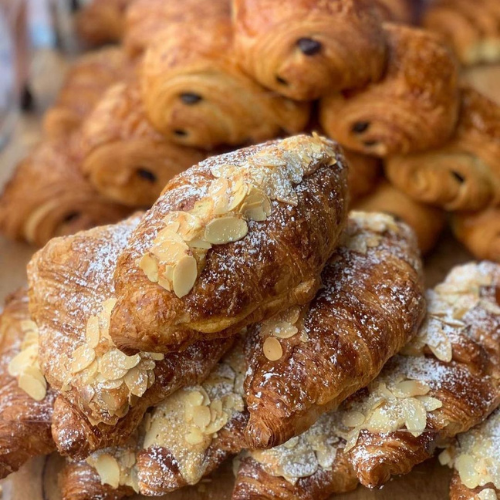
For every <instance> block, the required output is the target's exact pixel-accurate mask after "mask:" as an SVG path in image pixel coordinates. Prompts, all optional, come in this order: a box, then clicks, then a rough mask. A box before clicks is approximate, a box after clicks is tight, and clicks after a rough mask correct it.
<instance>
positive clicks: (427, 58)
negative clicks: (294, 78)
mask: <svg viewBox="0 0 500 500" xmlns="http://www.w3.org/2000/svg"><path fill="white" fill-rule="evenodd" d="M384 27H385V32H386V35H387V38H388V40H389V55H388V57H389V62H388V67H387V70H386V73H385V74H384V78H383V79H382V80H381V81H380V82H376V83H372V84H371V85H369V86H367V87H366V88H363V89H359V90H349V91H346V92H343V93H340V94H336V93H333V94H331V95H329V96H327V97H325V98H324V99H323V100H322V101H321V103H320V122H321V125H322V126H323V129H324V130H325V132H326V134H327V135H329V136H330V137H332V138H334V139H335V140H337V141H338V142H339V143H340V144H342V145H343V146H346V147H348V148H350V149H353V150H355V151H359V152H361V153H365V154H370V155H375V156H381V157H386V156H391V155H395V154H407V153H411V152H414V151H421V150H426V149H429V148H431V147H436V146H439V145H441V144H443V143H444V142H446V141H447V140H448V139H449V138H450V136H451V135H452V133H453V131H454V129H455V126H456V122H457V115H458V110H459V104H460V101H459V88H458V67H457V63H456V61H455V58H454V57H453V54H452V53H451V51H450V50H449V49H448V48H447V47H446V46H445V45H444V43H443V42H442V41H441V39H440V38H439V37H438V36H437V35H434V34H433V33H429V32H427V31H423V30H419V29H416V28H410V27H407V26H401V25H393V24H385V25H384Z"/></svg>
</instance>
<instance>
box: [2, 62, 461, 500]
mask: <svg viewBox="0 0 500 500" xmlns="http://www.w3.org/2000/svg"><path fill="white" fill-rule="evenodd" d="M44 64H45V65H46V73H48V74H50V75H51V78H50V83H47V88H44V85H43V83H38V87H36V86H35V89H36V90H37V91H38V94H39V95H40V96H42V99H40V97H39V98H38V108H37V112H36V113H35V114H33V115H31V116H24V117H21V118H20V120H19V121H18V123H17V126H16V130H15V132H14V134H13V136H12V139H11V141H10V143H9V144H8V146H7V147H6V148H5V149H4V150H3V151H0V186H1V185H3V183H4V182H6V180H7V179H8V177H9V175H10V173H11V171H12V169H13V168H14V166H15V163H16V162H17V161H18V160H19V159H20V158H21V157H22V156H23V155H24V154H25V153H26V151H28V150H29V148H30V147H31V146H33V144H35V143H36V142H37V141H38V140H39V139H40V116H41V113H42V112H43V110H44V109H45V108H46V106H47V104H48V103H49V102H50V100H51V99H52V98H53V95H54V91H55V88H56V87H57V82H59V81H60V79H61V75H62V72H63V69H64V63H63V62H62V61H61V60H60V59H59V58H58V57H56V56H53V55H49V56H46V61H45V63H44ZM55 70H57V71H55ZM44 81H45V82H47V80H42V82H44ZM33 189H36V187H35V186H34V187H33ZM33 251H34V249H33V248H31V247H29V246H27V245H25V244H22V243H14V242H10V241H6V240H5V239H4V238H3V237H2V236H0V300H1V301H2V303H3V299H4V297H5V296H6V295H8V294H9V293H11V292H12V291H14V290H15V289H16V288H17V287H19V286H22V285H24V284H25V282H26V274H25V266H26V263H27V262H28V260H29V258H30V256H31V255H32V253H33ZM468 260H470V256H469V255H468V254H467V252H466V251H465V250H464V249H463V248H462V247H461V246H460V245H459V244H458V243H457V242H455V241H454V240H453V238H452V237H451V236H450V235H449V234H445V235H444V236H443V238H442V241H441V242H440V244H439V246H438V248H437V249H436V251H435V252H433V254H432V255H431V256H430V257H428V258H427V259H426V282H427V285H428V286H433V285H434V284H436V283H437V282H439V281H440V280H442V279H443V277H444V276H445V275H446V273H447V272H448V271H449V270H450V269H451V268H452V267H453V266H454V265H457V264H460V263H464V262H467V261H468ZM56 470H57V460H50V461H47V460H46V459H35V460H33V461H32V462H30V463H29V464H27V465H26V466H25V467H24V468H23V469H22V470H21V471H19V472H18V473H16V474H13V475H12V476H11V477H10V478H9V479H8V480H7V481H6V482H4V485H3V488H4V495H3V499H10V500H39V499H44V500H53V495H49V494H48V493H47V491H48V490H52V489H53V484H52V483H54V481H55V480H56V476H57V473H56V472H55V471H56ZM44 471H45V475H44V474H43V472H44ZM449 476H450V474H449V471H448V470H447V469H445V468H443V467H440V466H439V464H438V463H437V461H435V460H432V461H430V462H428V463H427V464H423V465H421V466H419V467H418V468H417V469H416V470H415V471H413V472H412V474H410V475H408V476H406V477H403V478H398V479H395V480H393V481H391V482H390V483H389V484H387V485H386V486H385V487H384V488H383V489H381V490H378V491H368V490H366V489H363V488H361V487H360V488H358V489H357V490H356V491H355V492H352V493H349V494H347V495H340V496H337V497H336V498H338V499H341V500H372V499H373V500H400V499H402V498H404V499H405V500H417V499H425V500H441V499H446V498H447V497H448V493H447V491H448V483H449ZM232 481H233V478H232V472H231V465H230V463H229V464H227V465H226V466H224V467H223V468H222V469H221V470H220V471H219V472H218V473H217V474H216V475H215V476H214V477H213V478H211V479H209V480H206V481H204V482H203V483H201V484H200V485H198V486H197V487H193V488H188V489H185V490H181V491H179V492H177V493H174V494H171V495H169V496H168V499H169V500H226V499H229V498H230V496H231V489H232ZM44 490H45V495H44ZM54 500H55V498H54Z"/></svg>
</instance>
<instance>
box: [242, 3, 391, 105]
mask: <svg viewBox="0 0 500 500" xmlns="http://www.w3.org/2000/svg"><path fill="white" fill-rule="evenodd" d="M233 10H234V12H233V18H234V37H235V52H236V55H237V60H238V61H239V63H240V64H241V65H242V67H243V68H244V69H245V71H247V73H248V74H249V75H251V76H252V77H253V78H255V79H256V80H257V81H258V82H259V83H261V84H262V85H264V87H267V88H269V89H271V90H274V91H276V92H278V93H280V94H282V95H284V96H286V97H289V98H291V99H297V100H301V101H305V100H313V99H317V98H318V97H321V96H324V95H325V94H327V93H330V92H336V91H339V90H344V89H350V88H353V87H362V86H364V85H366V84H368V83H370V82H374V81H377V80H379V79H380V78H381V77H382V75H383V72H384V69H385V64H386V52H387V51H386V48H387V47H386V46H387V43H386V38H385V36H384V33H383V31H382V27H381V22H380V18H379V16H378V11H377V9H376V8H375V6H374V4H373V2H372V1H371V0H328V1H323V0H233Z"/></svg>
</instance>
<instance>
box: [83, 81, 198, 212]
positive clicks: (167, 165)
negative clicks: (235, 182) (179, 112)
mask: <svg viewBox="0 0 500 500" xmlns="http://www.w3.org/2000/svg"><path fill="white" fill-rule="evenodd" d="M79 138H80V143H79V147H80V153H79V154H80V155H81V168H82V171H83V173H84V174H85V175H86V176H87V177H88V178H89V180H90V182H91V183H92V185H93V186H94V187H95V188H96V189H97V190H98V191H99V192H100V193H101V194H102V195H103V196H105V197H107V198H109V199H111V200H114V201H116V202H118V203H122V204H124V205H128V206H136V207H140V206H151V205H152V204H153V203H154V202H155V201H156V199H157V198H158V196H159V195H160V193H161V190H162V189H163V188H164V186H165V184H166V183H167V182H168V181H169V180H170V179H171V178H172V177H173V176H174V175H175V174H178V173H180V172H182V171H183V170H186V169H187V168H188V167H190V166H191V165H194V164H196V163H198V162H199V161H201V160H203V158H205V157H206V155H205V154H202V153H201V152H200V151H198V150H196V149H192V148H187V147H183V146H179V145H177V144H174V143H172V142H168V141H167V140H166V139H165V138H164V137H163V136H162V135H160V134H159V133H158V132H156V130H155V129H154V128H153V127H152V126H151V124H150V123H149V122H148V120H147V118H146V114H145V110H144V106H143V104H142V99H141V95H140V91H139V88H138V86H137V85H136V84H135V82H127V83H119V84H116V85H114V86H113V87H111V88H110V89H109V90H108V91H107V92H106V93H105V94H104V96H103V97H102V99H101V100H100V101H99V103H98V104H97V106H96V107H95V109H94V111H93V112H92V113H91V114H90V116H88V117H87V119H86V120H85V121H84V123H83V125H82V128H81V131H80V137H79Z"/></svg>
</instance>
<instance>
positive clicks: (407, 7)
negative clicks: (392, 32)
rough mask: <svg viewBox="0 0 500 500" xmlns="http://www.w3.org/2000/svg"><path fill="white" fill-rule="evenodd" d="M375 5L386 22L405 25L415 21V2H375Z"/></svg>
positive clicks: (390, 0) (376, 0)
mask: <svg viewBox="0 0 500 500" xmlns="http://www.w3.org/2000/svg"><path fill="white" fill-rule="evenodd" d="M373 3H374V6H375V8H376V9H377V10H378V12H379V15H380V17H381V18H382V19H383V20H384V21H389V22H392V23H404V24H412V23H413V21H415V17H416V14H417V12H416V3H417V2H415V0H375V1H374V2H373Z"/></svg>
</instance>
